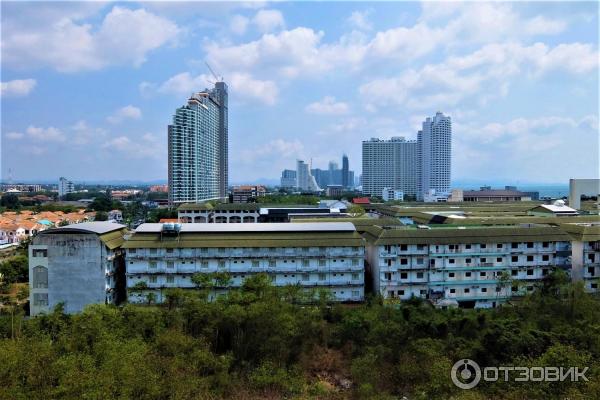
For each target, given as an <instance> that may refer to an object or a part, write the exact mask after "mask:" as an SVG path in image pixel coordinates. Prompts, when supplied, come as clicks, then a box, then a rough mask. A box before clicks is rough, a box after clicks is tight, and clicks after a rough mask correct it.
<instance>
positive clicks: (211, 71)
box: [204, 61, 223, 83]
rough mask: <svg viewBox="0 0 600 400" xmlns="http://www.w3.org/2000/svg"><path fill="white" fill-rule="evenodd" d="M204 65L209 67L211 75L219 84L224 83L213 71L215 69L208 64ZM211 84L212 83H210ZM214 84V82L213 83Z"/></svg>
mask: <svg viewBox="0 0 600 400" xmlns="http://www.w3.org/2000/svg"><path fill="white" fill-rule="evenodd" d="M204 64H206V66H207V67H208V70H209V71H210V73H211V74H212V75H213V76H214V77H215V80H216V81H217V82H221V81H223V77H221V78H220V79H219V77H218V76H217V74H215V71H213V69H212V68H211V67H210V65H209V64H208V62H206V61H204ZM209 82H210V81H209ZM211 83H212V82H211Z"/></svg>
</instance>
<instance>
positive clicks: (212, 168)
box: [168, 82, 228, 204]
mask: <svg viewBox="0 0 600 400" xmlns="http://www.w3.org/2000/svg"><path fill="white" fill-rule="evenodd" d="M227 101H228V99H227V85H226V84H225V83H224V82H217V83H216V84H215V87H214V88H213V89H211V90H208V89H207V90H205V91H203V92H199V93H195V94H194V95H192V96H191V97H190V98H189V99H188V102H187V105H185V106H183V107H180V108H178V109H177V110H176V111H175V115H174V116H173V122H172V124H171V125H169V127H168V136H169V140H168V141H169V201H170V202H171V203H172V204H176V203H185V202H199V201H202V200H208V199H216V198H224V197H226V196H227V185H228V123H227V121H228V109H227Z"/></svg>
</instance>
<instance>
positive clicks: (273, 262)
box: [269, 260, 276, 268]
mask: <svg viewBox="0 0 600 400" xmlns="http://www.w3.org/2000/svg"><path fill="white" fill-rule="evenodd" d="M275 265H276V263H275V260H269V267H270V268H275Z"/></svg>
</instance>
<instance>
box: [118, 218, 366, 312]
mask: <svg viewBox="0 0 600 400" xmlns="http://www.w3.org/2000/svg"><path fill="white" fill-rule="evenodd" d="M123 248H124V249H125V252H126V259H127V266H126V268H127V288H128V300H129V301H130V302H143V301H145V299H146V298H147V296H148V295H149V294H150V293H153V294H154V298H155V299H156V301H157V302H162V301H164V290H165V289H167V288H184V289H191V288H194V287H195V285H194V283H193V282H192V276H193V275H194V274H197V273H211V272H218V271H220V272H227V273H229V274H230V276H231V281H230V283H229V285H228V286H223V287H218V288H216V295H219V294H223V293H226V292H227V290H228V289H229V288H236V287H240V286H241V285H242V283H243V282H244V280H245V279H246V278H247V277H249V276H251V275H253V274H257V273H267V274H268V275H269V276H270V277H271V279H272V282H273V284H274V285H275V286H285V285H299V286H300V287H301V288H303V289H306V290H309V289H318V288H325V289H327V290H328V291H329V292H330V293H331V295H332V296H333V298H334V299H335V300H337V301H362V300H363V299H364V256H365V253H364V251H365V250H364V239H363V238H362V237H361V236H360V235H359V234H358V233H357V232H356V229H355V228H354V225H352V224H351V223H349V222H342V223H294V224H289V223H271V224H254V223H248V224H240V225H232V224H142V225H140V226H139V227H138V228H137V229H136V230H135V233H133V234H132V235H131V237H130V238H129V239H128V240H127V241H126V242H125V243H124V244H123ZM140 282H143V284H140ZM140 287H142V288H143V289H140Z"/></svg>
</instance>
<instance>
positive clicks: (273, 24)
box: [252, 10, 285, 33]
mask: <svg viewBox="0 0 600 400" xmlns="http://www.w3.org/2000/svg"><path fill="white" fill-rule="evenodd" d="M252 23H253V24H254V25H256V27H257V28H258V30H260V31H261V32H265V33H266V32H272V31H274V30H276V29H278V28H284V27H285V20H284V19H283V15H282V14H281V12H280V11H277V10H259V11H258V12H257V13H256V15H255V16H254V18H252Z"/></svg>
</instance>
